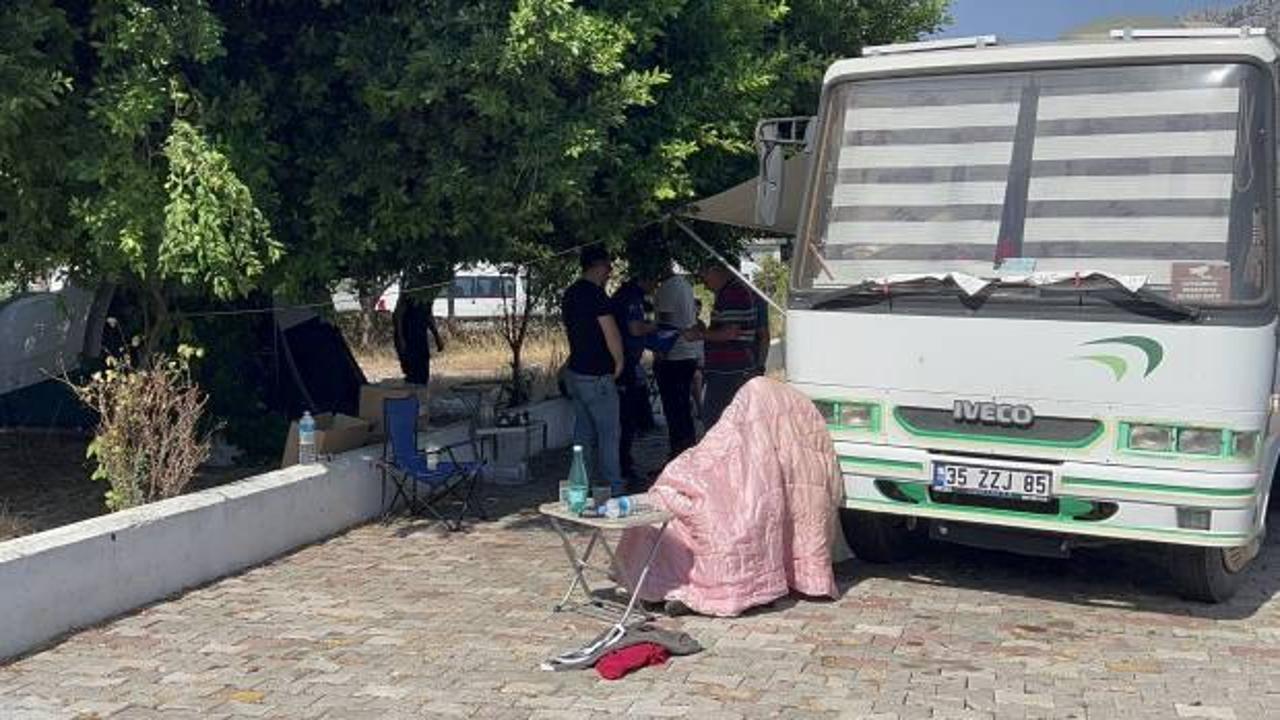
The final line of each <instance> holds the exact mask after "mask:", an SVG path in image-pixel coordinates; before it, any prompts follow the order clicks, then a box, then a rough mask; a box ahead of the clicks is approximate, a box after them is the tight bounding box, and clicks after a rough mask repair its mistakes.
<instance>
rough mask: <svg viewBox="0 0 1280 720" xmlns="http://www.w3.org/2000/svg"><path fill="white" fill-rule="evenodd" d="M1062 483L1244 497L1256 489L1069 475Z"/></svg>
mask: <svg viewBox="0 0 1280 720" xmlns="http://www.w3.org/2000/svg"><path fill="white" fill-rule="evenodd" d="M1062 484H1063V485H1077V486H1080V485H1084V486H1089V487H1100V488H1111V489H1113V490H1134V491H1140V492H1164V493H1180V494H1185V495H1212V496H1215V497H1245V496H1248V495H1253V494H1255V493H1256V492H1257V491H1256V490H1254V489H1253V488H1195V487H1187V486H1186V485H1152V484H1149V483H1133V482H1124V481H1121V480H1102V479H1100V478H1085V477H1070V476H1064V477H1063V478H1062Z"/></svg>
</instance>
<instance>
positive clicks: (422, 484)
mask: <svg viewBox="0 0 1280 720" xmlns="http://www.w3.org/2000/svg"><path fill="white" fill-rule="evenodd" d="M382 416H383V420H384V424H383V427H384V428H385V430H386V440H384V441H383V444H382V461H381V463H379V464H380V466H381V468H382V482H383V488H384V491H385V488H386V481H387V479H388V478H390V479H391V481H392V482H393V483H394V484H395V495H393V496H392V498H391V505H390V507H389V508H387V511H388V512H390V510H391V509H394V508H395V507H396V506H397V505H398V503H399V502H401V501H403V502H404V505H405V507H406V508H407V509H408V511H409V513H410V514H411V515H422V514H424V513H425V514H430V515H432V516H434V517H435V518H436V519H437V520H440V521H441V522H443V523H444V524H445V527H447V528H448V529H449V530H451V531H456V530H460V529H462V519H463V517H464V516H465V515H466V513H467V510H468V509H470V508H471V507H472V500H473V498H475V497H476V491H477V489H478V486H479V484H480V475H481V473H482V472H483V470H484V461H482V460H480V459H479V458H480V453H479V452H478V448H477V447H476V444H475V441H474V439H472V440H466V441H463V442H458V443H454V444H452V445H446V446H445V447H442V448H439V449H437V450H431V451H429V452H423V451H422V450H420V449H418V397H417V396H416V395H410V396H408V397H404V398H387V399H386V400H384V401H383V405H382ZM468 445H469V446H470V449H471V457H472V458H474V459H473V460H467V461H459V460H458V459H457V457H456V456H455V455H454V450H455V449H456V448H460V447H463V446H468ZM428 458H430V459H432V460H434V461H435V462H434V466H433V464H432V463H431V462H429V460H428ZM384 494H385V493H384ZM446 500H454V501H460V503H461V506H460V507H459V508H458V512H457V515H456V516H455V517H452V519H450V518H449V517H446V516H445V515H444V514H443V513H442V512H441V510H440V509H439V505H440V504H441V503H443V502H445V501H446ZM475 510H476V514H477V515H478V516H479V517H480V519H482V520H488V519H489V518H488V517H487V516H486V515H485V513H484V507H483V503H477V505H476V507H475Z"/></svg>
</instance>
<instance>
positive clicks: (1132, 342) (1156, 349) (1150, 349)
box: [1081, 335, 1164, 380]
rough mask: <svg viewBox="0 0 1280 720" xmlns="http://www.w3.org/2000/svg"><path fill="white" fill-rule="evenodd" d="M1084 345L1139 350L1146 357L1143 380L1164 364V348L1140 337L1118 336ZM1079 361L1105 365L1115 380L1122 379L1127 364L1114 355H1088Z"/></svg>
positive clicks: (1157, 343)
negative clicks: (1114, 346)
mask: <svg viewBox="0 0 1280 720" xmlns="http://www.w3.org/2000/svg"><path fill="white" fill-rule="evenodd" d="M1085 345H1127V346H1129V347H1132V348H1137V349H1138V350H1141V351H1142V353H1143V354H1144V355H1146V356H1147V370H1146V372H1144V373H1143V374H1142V377H1144V378H1145V377H1150V376H1151V373H1153V372H1155V371H1156V368H1158V367H1160V364H1161V363H1162V362H1164V346H1163V345H1161V344H1160V343H1159V342H1158V341H1156V340H1154V339H1152V338H1149V337H1145V336H1142V335H1120V336H1118V337H1109V338H1102V339H1101V340H1092V341H1090V342H1087V343H1085ZM1081 359H1082V360H1092V361H1094V362H1099V363H1102V364H1103V365H1106V366H1107V367H1109V368H1111V371H1112V372H1113V373H1115V376H1116V380H1119V379H1120V378H1122V377H1124V374H1125V371H1126V370H1127V369H1128V364H1127V363H1125V362H1124V359H1123V358H1119V357H1116V356H1115V355H1089V356H1086V357H1083V358H1081ZM1117 368H1118V369H1117Z"/></svg>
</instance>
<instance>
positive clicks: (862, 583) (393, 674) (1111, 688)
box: [0, 454, 1280, 720]
mask: <svg viewBox="0 0 1280 720" xmlns="http://www.w3.org/2000/svg"><path fill="white" fill-rule="evenodd" d="M564 467H565V460H564V456H563V454H554V455H548V456H543V457H542V458H540V459H539V464H538V467H537V468H535V470H536V472H535V475H536V476H537V477H539V478H541V480H539V481H538V482H537V483H536V484H534V485H530V486H526V487H524V488H518V489H511V488H500V489H491V490H490V493H489V494H490V496H491V499H492V502H491V504H490V512H491V514H492V515H494V519H493V520H492V521H491V522H485V523H477V524H475V525H474V526H472V527H471V529H470V530H469V531H468V532H465V533H459V534H445V533H444V532H443V531H441V530H440V529H439V528H437V527H434V526H431V525H427V524H423V523H416V522H410V521H407V520H400V521H396V522H394V523H392V524H390V525H382V524H372V525H367V526H364V527H360V528H356V529H354V530H352V531H350V532H348V533H346V534H343V535H340V536H338V537H335V538H332V539H330V540H328V541H326V542H323V543H319V544H316V545H313V546H310V547H306V548H303V549H301V550H299V551H297V552H295V553H293V554H291V555H288V556H286V557H283V558H280V559H278V560H276V561H274V562H272V563H269V564H267V565H264V566H261V567H258V568H255V569H253V570H250V571H248V572H245V573H243V574H241V575H238V576H235V577H230V578H226V579H223V580H220V581H218V582H215V583H213V584H211V585H209V586H207V587H203V588H200V589H196V590H192V591H191V592H188V593H186V594H184V595H182V596H180V597H176V598H174V599H172V600H169V601H166V602H162V603H158V604H156V605H154V606H151V607H148V608H145V609H142V610H140V611H138V612H135V613H133V614H131V615H128V616H126V617H122V618H119V619H117V620H115V621H113V622H110V623H107V624H105V625H102V626H100V627H96V628H92V629H89V630H85V631H83V632H81V633H79V634H76V635H74V636H71V637H69V638H67V639H65V640H64V641H62V642H61V643H59V644H57V645H55V646H53V647H50V648H48V649H46V650H44V651H42V652H38V653H36V654H33V655H30V656H28V657H26V658H23V659H20V660H18V661H16V662H13V663H11V664H9V665H7V666H3V667H0V718H4V719H5V720H10V719H16V718H64V717H70V718H75V717H79V718H107V717H110V718H153V717H154V718H229V717H272V718H335V719H345V718H356V719H358V718H434V717H442V718H447V717H470V718H520V719H522V720H523V719H525V718H530V719H534V718H582V717H618V716H637V717H690V718H698V719H699V720H702V719H706V720H717V719H719V718H763V717H785V718H828V717H830V718H846V717H847V718H878V719H884V720H889V719H894V718H896V719H899V720H907V719H912V718H955V719H966V720H967V719H970V718H973V719H978V718H1001V719H1003V718H1077V719H1082V720H1083V719H1090V720H1093V719H1101V718H1147V717H1150V718H1213V719H1231V718H1235V719H1238V720H1252V719H1254V718H1280V601H1278V600H1277V599H1276V597H1275V596H1276V594H1277V591H1278V590H1280V543H1278V542H1277V541H1276V540H1275V539H1274V534H1273V539H1272V540H1271V541H1270V542H1269V543H1268V544H1267V546H1266V548H1265V549H1264V551H1263V555H1262V556H1261V557H1260V558H1259V560H1257V561H1256V563H1257V564H1256V568H1255V570H1254V572H1253V574H1252V576H1251V579H1250V581H1249V583H1248V585H1247V586H1246V587H1245V588H1244V589H1243V590H1242V592H1241V593H1240V595H1239V596H1238V597H1237V598H1236V600H1235V601H1234V602H1232V603H1230V604H1227V605H1222V606H1216V607H1210V606H1204V605H1197V604H1191V603H1185V602H1182V601H1179V600H1177V599H1175V598H1174V597H1173V596H1172V595H1171V590H1170V588H1169V586H1168V583H1167V581H1166V580H1165V579H1164V576H1163V574H1162V572H1161V571H1160V569H1159V567H1158V562H1159V555H1158V553H1156V552H1154V551H1151V550H1146V549H1142V548H1123V549H1116V548H1111V549H1105V550H1103V549H1098V550H1093V551H1089V552H1084V553H1081V554H1078V555H1076V556H1075V557H1073V558H1071V559H1069V560H1043V559H1029V558H1023V557H1018V556H1013V555H1005V554H1000V553H990V552H981V551H976V550H969V549H963V548H957V547H952V546H943V545H937V546H932V547H930V548H929V549H928V550H927V551H926V552H925V554H924V555H923V556H922V557H921V558H919V559H917V560H915V561H912V562H910V563H906V564H903V565H900V566H894V567H889V568H885V567H876V566H868V565H864V564H861V563H858V562H856V561H850V562H847V563H843V564H841V565H840V566H838V568H837V576H838V578H839V581H840V589H841V596H840V598H839V599H837V600H834V601H819V602H815V601H808V600H803V599H784V600H782V601H780V602H778V603H776V604H775V605H774V606H773V607H771V608H765V609H761V610H759V611H756V612H752V613H750V614H748V615H747V616H745V617H740V618H735V619H712V618H698V617H685V618H677V619H666V620H663V621H662V622H664V623H665V624H668V625H670V626H673V627H678V628H682V629H684V630H686V631H687V632H689V633H691V634H692V635H694V636H695V637H697V638H698V639H699V640H700V641H701V642H702V643H703V644H704V645H705V646H706V647H707V650H706V651H705V652H703V653H701V654H700V655H696V656H692V657H686V658H677V659H675V660H673V661H672V662H670V663H668V664H667V665H666V666H664V667H661V668H648V669H645V670H642V671H640V672H638V673H637V674H634V675H632V676H630V677H627V678H626V679H623V680H621V681H617V682H607V681H603V680H601V679H599V678H598V677H597V676H596V675H595V674H594V673H591V672H572V673H549V672H543V671H540V670H539V669H538V664H539V662H540V661H541V660H543V659H544V658H546V657H547V656H549V655H552V654H554V653H556V652H558V651H560V650H563V649H567V648H568V647H572V646H573V645H574V643H575V641H579V642H580V641H583V640H585V639H587V638H589V637H590V636H592V635H594V634H595V633H596V632H597V631H598V630H599V629H600V627H601V626H600V625H598V624H597V623H596V622H594V621H592V620H589V619H585V618H580V617H578V616H573V615H566V614H559V615H553V614H551V613H550V612H549V608H550V606H551V604H552V603H553V602H554V600H555V599H557V598H558V596H559V593H560V592H562V591H563V588H564V583H565V581H566V580H567V575H566V573H567V563H566V561H565V557H564V555H563V552H562V550H561V548H560V546H559V543H558V541H557V538H556V536H555V535H554V534H553V532H552V531H551V529H550V527H549V526H548V525H547V524H546V523H545V522H544V521H542V520H541V519H540V518H539V517H538V516H537V514H536V512H535V511H534V510H533V508H534V507H535V506H536V504H537V503H538V502H540V501H543V500H545V499H549V498H551V497H552V496H553V495H554V494H555V492H556V491H555V487H556V485H555V480H556V478H558V477H559V476H560V475H561V474H562V473H563V471H564ZM1274 521H1280V517H1273V527H1274ZM0 622H21V618H14V617H8V616H3V609H2V608H0Z"/></svg>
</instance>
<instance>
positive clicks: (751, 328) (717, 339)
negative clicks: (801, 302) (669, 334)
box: [686, 261, 760, 430]
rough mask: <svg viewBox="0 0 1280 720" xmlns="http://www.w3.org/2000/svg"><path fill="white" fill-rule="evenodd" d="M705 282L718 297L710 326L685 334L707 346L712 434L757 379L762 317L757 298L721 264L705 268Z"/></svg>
mask: <svg viewBox="0 0 1280 720" xmlns="http://www.w3.org/2000/svg"><path fill="white" fill-rule="evenodd" d="M702 282H703V283H705V284H706V286H707V288H708V289H710V290H711V291H712V292H713V293H715V296H716V300H715V305H713V306H712V308H711V326H710V327H709V328H708V329H706V330H701V329H698V328H695V329H693V330H691V331H689V332H688V333H686V334H687V335H688V336H689V337H692V338H700V339H702V340H703V341H704V342H705V355H704V357H705V367H704V369H703V373H704V374H705V376H706V385H707V396H706V399H705V400H704V401H703V413H704V414H703V418H702V419H703V422H705V423H706V427H707V430H710V429H711V426H712V425H715V424H716V421H717V420H719V419H720V414H721V413H723V412H724V409H725V408H727V407H729V403H731V402H733V396H734V395H736V394H737V393H738V388H740V387H742V386H743V385H745V384H746V382H747V381H748V380H750V379H751V378H753V377H755V375H756V369H757V362H758V361H757V359H756V351H757V348H758V347H759V346H758V342H759V340H758V338H757V337H756V325H757V323H758V321H759V317H760V314H759V311H758V310H757V308H756V303H755V294H754V293H752V292H751V291H750V290H748V289H747V287H746V286H745V285H743V284H742V282H741V281H740V280H738V279H737V278H736V277H734V276H733V273H731V272H729V270H728V268H726V267H724V266H722V265H720V264H719V263H717V262H715V261H712V262H711V263H709V264H708V265H707V266H706V267H705V268H703V270H702Z"/></svg>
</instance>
